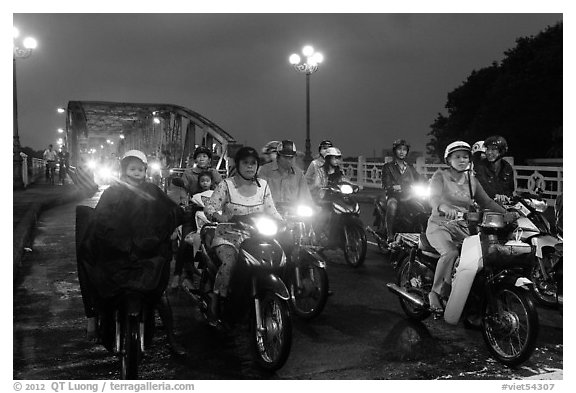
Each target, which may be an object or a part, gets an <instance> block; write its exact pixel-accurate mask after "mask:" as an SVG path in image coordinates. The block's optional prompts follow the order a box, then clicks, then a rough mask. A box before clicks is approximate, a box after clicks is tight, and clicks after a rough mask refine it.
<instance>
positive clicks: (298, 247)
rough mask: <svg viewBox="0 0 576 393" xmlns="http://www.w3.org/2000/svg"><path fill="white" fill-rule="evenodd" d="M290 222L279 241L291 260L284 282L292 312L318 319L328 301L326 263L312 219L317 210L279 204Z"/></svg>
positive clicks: (287, 266)
mask: <svg viewBox="0 0 576 393" xmlns="http://www.w3.org/2000/svg"><path fill="white" fill-rule="evenodd" d="M276 208H277V209H278V211H279V212H280V213H281V214H282V216H283V217H284V219H285V220H286V222H287V226H286V230H285V231H283V232H282V233H280V234H279V236H278V240H279V242H280V244H281V245H282V248H283V249H284V252H285V253H286V257H287V263H286V267H285V269H284V273H283V274H282V279H283V280H284V281H285V282H286V285H287V286H288V290H289V292H290V309H291V310H292V312H293V313H294V314H295V315H297V316H298V317H300V318H303V319H307V320H309V319H312V318H314V317H316V316H318V315H319V314H320V313H321V312H322V310H323V309H324V306H325V305H326V301H327V300H328V286H329V284H328V274H327V273H326V262H325V261H324V259H323V258H322V257H321V256H320V255H319V254H318V252H317V250H318V246H317V245H316V235H315V233H314V229H313V228H312V223H311V220H312V219H313V217H314V211H313V209H312V208H311V207H310V206H306V205H297V206H290V205H283V204H280V203H277V204H276Z"/></svg>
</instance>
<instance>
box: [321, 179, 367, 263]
mask: <svg viewBox="0 0 576 393" xmlns="http://www.w3.org/2000/svg"><path fill="white" fill-rule="evenodd" d="M358 190H359V187H358V186H357V185H353V184H350V183H348V182H340V183H338V184H335V185H330V186H328V187H323V188H322V189H321V199H322V201H321V206H322V210H323V211H322V214H323V215H324V219H322V220H320V221H321V223H320V225H319V223H318V222H315V231H316V234H317V236H318V237H319V242H320V245H321V246H322V247H323V248H328V249H330V248H340V249H342V250H343V251H344V258H345V260H346V262H347V263H348V264H349V265H350V266H352V267H359V266H362V264H363V263H364V259H365V258H366V250H367V240H366V231H365V229H364V224H363V223H362V220H360V205H359V204H358V202H357V201H356V200H355V199H354V197H353V196H352V195H353V194H355V193H357V192H358Z"/></svg>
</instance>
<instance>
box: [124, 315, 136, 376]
mask: <svg viewBox="0 0 576 393" xmlns="http://www.w3.org/2000/svg"><path fill="white" fill-rule="evenodd" d="M139 328H140V323H139V320H138V318H137V317H135V316H130V315H127V316H126V319H125V322H124V324H123V326H122V330H123V331H122V348H121V350H120V378H121V379H137V378H138V363H139V361H140V331H139V330H140V329H139Z"/></svg>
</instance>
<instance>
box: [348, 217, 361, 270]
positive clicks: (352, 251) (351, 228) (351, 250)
mask: <svg viewBox="0 0 576 393" xmlns="http://www.w3.org/2000/svg"><path fill="white" fill-rule="evenodd" d="M343 231H344V259H346V262H347V263H348V264H349V265H350V266H352V267H360V266H362V264H363V263H364V259H366V249H367V240H366V231H365V230H364V225H362V221H360V219H359V218H357V217H353V218H351V219H347V220H346V221H345V222H344V227H343Z"/></svg>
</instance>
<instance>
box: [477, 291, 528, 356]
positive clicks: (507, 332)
mask: <svg viewBox="0 0 576 393" xmlns="http://www.w3.org/2000/svg"><path fill="white" fill-rule="evenodd" d="M489 303H490V302H485V304H484V306H483V310H482V316H483V317H482V336H483V338H484V342H485V343H486V345H487V346H488V350H489V351H490V353H491V354H492V355H493V356H494V357H495V358H496V360H498V361H499V362H500V363H502V364H504V365H506V366H509V367H515V366H518V365H519V364H521V363H523V362H525V361H526V360H527V359H528V358H529V357H530V355H531V354H532V352H533V351H534V348H535V346H536V339H537V337H538V329H539V322H538V312H537V311H536V307H535V306H534V302H533V301H532V300H531V299H530V297H529V296H528V293H527V292H526V290H524V289H519V288H512V287H505V288H500V289H498V290H497V292H496V294H495V295H494V302H493V303H494V306H492V305H490V304H489ZM492 307H495V309H492Z"/></svg>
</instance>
